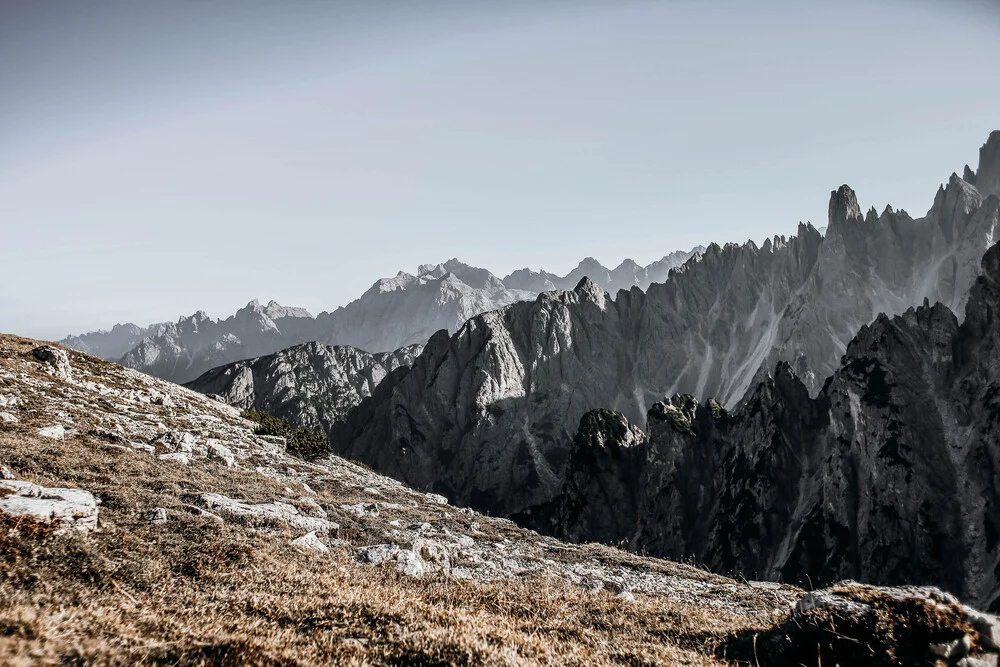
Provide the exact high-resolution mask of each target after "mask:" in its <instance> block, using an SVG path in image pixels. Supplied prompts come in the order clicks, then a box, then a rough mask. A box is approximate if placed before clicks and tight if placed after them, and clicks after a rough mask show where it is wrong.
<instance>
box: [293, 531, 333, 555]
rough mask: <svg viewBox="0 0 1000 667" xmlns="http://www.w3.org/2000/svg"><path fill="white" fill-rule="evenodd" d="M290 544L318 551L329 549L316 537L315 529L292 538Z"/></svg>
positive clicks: (304, 549)
mask: <svg viewBox="0 0 1000 667" xmlns="http://www.w3.org/2000/svg"><path fill="white" fill-rule="evenodd" d="M292 546H294V547H296V548H298V549H301V550H303V551H318V552H320V553H327V552H329V551H330V547H328V546H326V545H325V544H323V541H322V540H320V539H319V538H318V537H316V531H309V532H308V533H306V534H305V535H303V536H302V537H298V538H296V539H294V540H292Z"/></svg>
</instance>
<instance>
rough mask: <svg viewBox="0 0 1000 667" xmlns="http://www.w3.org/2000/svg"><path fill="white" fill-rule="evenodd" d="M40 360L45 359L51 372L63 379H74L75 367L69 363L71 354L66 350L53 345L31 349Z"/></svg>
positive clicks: (33, 354)
mask: <svg viewBox="0 0 1000 667" xmlns="http://www.w3.org/2000/svg"><path fill="white" fill-rule="evenodd" d="M31 354H32V356H34V357H35V358H36V359H38V360H39V361H44V362H45V363H46V364H48V366H49V372H51V373H52V374H53V375H55V376H56V377H58V378H61V379H63V380H71V379H73V367H72V366H70V363H69V355H68V354H66V351H65V350H60V349H59V348H58V347H52V346H51V345H42V346H40V347H36V348H35V349H34V350H32V351H31Z"/></svg>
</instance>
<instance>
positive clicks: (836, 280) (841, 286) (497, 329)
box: [331, 134, 1000, 515]
mask: <svg viewBox="0 0 1000 667" xmlns="http://www.w3.org/2000/svg"><path fill="white" fill-rule="evenodd" d="M998 143H1000V135H997V134H993V135H991V137H990V140H989V142H988V143H987V145H986V147H984V149H983V151H982V152H981V156H982V163H981V164H980V166H979V169H978V170H977V171H976V172H975V173H974V174H973V175H972V176H970V178H971V179H972V182H970V181H967V180H965V179H963V178H960V177H958V176H957V175H952V176H951V178H950V179H949V181H948V183H947V185H945V186H942V188H941V189H940V190H939V191H938V193H937V195H936V197H935V198H934V204H933V206H932V207H931V209H930V211H929V212H928V213H927V214H926V215H925V216H923V217H921V218H917V219H914V218H911V217H910V216H909V215H908V214H907V213H906V212H905V211H901V210H896V209H893V208H891V207H886V208H885V209H884V210H883V211H882V213H878V212H877V211H876V210H875V209H870V210H869V211H868V212H867V213H863V212H862V208H861V206H860V205H859V203H858V200H857V197H856V195H855V193H854V192H853V191H852V190H851V189H850V188H849V187H847V186H842V187H840V188H838V189H837V190H836V191H834V192H832V193H831V197H830V202H829V224H828V228H827V231H826V234H825V236H823V235H820V234H819V232H818V231H817V230H816V229H815V228H813V227H812V226H811V225H800V227H799V230H798V233H797V235H795V236H793V237H791V238H784V237H775V238H774V239H770V240H768V241H766V242H765V243H764V244H763V245H762V246H757V245H756V244H754V243H747V244H745V245H735V244H727V245H725V246H718V245H711V246H709V247H708V248H707V249H706V250H705V252H704V254H702V255H701V256H700V257H698V258H695V259H691V260H689V261H687V262H686V263H685V264H684V265H683V266H681V267H680V268H678V269H675V270H674V272H673V273H672V274H671V278H670V280H668V281H667V282H665V283H662V284H660V283H654V284H652V285H651V286H650V287H649V288H648V290H647V291H645V292H642V291H641V290H639V289H637V288H636V289H632V290H630V291H627V292H619V293H618V294H617V296H616V297H612V296H611V295H609V294H607V293H606V292H605V291H604V290H603V289H601V287H600V286H599V285H598V284H596V283H595V282H593V281H591V280H588V279H583V280H581V281H580V283H579V284H578V285H577V286H576V287H575V288H574V289H573V290H572V291H568V292H546V293H543V294H542V295H540V296H539V297H538V298H537V299H536V300H534V301H532V302H522V303H516V304H513V305H511V306H508V307H506V308H504V309H502V310H499V311H494V312H489V313H484V314H482V315H478V316H476V317H474V318H472V319H470V320H469V321H468V322H467V323H466V324H465V325H464V326H463V327H462V328H461V329H460V330H459V331H458V332H456V333H455V334H453V335H449V334H448V333H447V332H440V333H438V334H435V336H433V337H432V338H431V339H430V341H429V342H428V344H427V346H426V347H425V349H424V351H423V353H422V354H421V355H420V356H419V357H418V358H417V359H416V361H415V362H414V363H413V365H412V367H411V368H410V370H409V371H406V372H400V373H397V374H393V375H392V376H390V377H389V378H388V379H387V380H386V381H384V382H383V383H382V384H381V385H380V386H379V387H378V388H376V390H375V391H374V392H373V394H372V396H371V397H370V398H369V399H366V400H364V401H362V403H361V404H360V405H359V407H358V408H357V409H356V410H354V411H353V412H352V413H351V415H350V416H349V417H348V419H347V421H346V424H345V425H344V427H343V428H338V429H336V430H334V431H332V432H331V436H332V438H333V440H334V446H335V448H336V449H337V450H338V451H341V452H343V453H344V454H345V455H347V456H350V457H352V458H355V459H358V460H362V461H365V462H366V463H368V464H369V465H372V466H373V467H374V468H375V469H377V470H379V471H382V472H384V473H386V474H389V475H392V476H395V477H398V478H400V479H402V480H405V481H406V482H408V483H410V484H413V485H416V486H419V487H421V488H428V489H434V490H436V491H438V492H441V493H444V494H445V495H448V496H449V497H453V498H455V499H457V500H458V501H459V502H461V503H468V504H470V505H472V506H474V507H477V508H480V509H483V510H488V511H491V512H495V513H500V514H503V515H510V514H513V513H517V512H521V511H524V510H527V509H528V508H530V507H532V506H535V505H540V504H544V503H546V502H548V501H550V500H552V499H553V498H555V497H556V496H557V495H559V494H560V492H561V488H562V484H563V480H564V479H565V472H566V469H567V465H568V464H569V462H570V458H571V456H572V454H573V447H572V443H573V434H574V432H575V431H576V428H577V426H578V425H579V424H580V420H581V418H582V417H583V416H584V415H585V414H586V413H587V412H588V411H590V410H594V409H598V408H607V409H611V410H615V411H618V412H620V413H622V414H623V415H624V416H625V417H626V418H627V419H628V421H629V422H630V423H633V424H636V425H637V426H639V427H640V428H642V427H644V426H645V423H646V416H647V412H648V411H649V409H650V408H651V407H652V406H653V405H655V404H656V403H657V402H659V401H661V400H662V399H663V397H664V396H671V395H674V394H676V393H687V394H691V395H693V396H697V397H710V396H714V397H715V398H716V400H717V401H718V402H719V404H721V406H722V407H725V408H727V409H732V408H735V407H736V406H738V405H740V404H742V403H744V402H746V401H748V400H752V399H753V393H754V391H755V389H754V388H755V387H756V386H757V384H758V383H759V382H760V381H761V380H764V379H765V378H766V376H767V374H768V373H769V372H770V371H772V370H773V369H774V368H775V366H776V364H777V363H779V362H785V363H787V364H789V367H790V368H791V369H792V370H793V371H794V372H795V373H796V375H797V376H798V377H799V378H800V380H801V384H802V387H803V396H805V397H806V398H808V397H809V396H815V395H817V394H818V393H819V392H820V390H821V388H822V385H823V378H826V377H828V376H829V375H831V374H833V373H834V372H835V371H836V370H837V369H838V368H839V366H840V359H841V357H842V355H843V354H844V353H845V352H846V351H848V345H849V344H850V343H851V341H852V340H853V339H854V337H855V335H856V334H857V333H858V331H859V329H860V328H861V327H864V326H867V325H868V324H870V323H871V322H872V321H873V320H875V318H877V317H878V316H879V315H880V314H881V313H884V314H886V315H889V316H893V315H901V314H903V313H905V312H907V310H908V309H909V308H911V307H913V306H918V305H920V304H921V303H923V302H924V300H929V302H930V303H940V304H942V308H944V309H945V310H950V311H953V312H958V313H960V312H963V310H964V307H965V301H966V299H967V298H968V295H969V289H970V287H971V286H972V284H973V283H974V281H975V280H976V277H977V276H978V274H979V272H980V260H981V258H982V256H983V253H984V252H985V251H986V249H987V248H988V247H989V246H990V245H991V244H992V242H993V240H994V239H995V238H996V232H997V225H998V222H1000V198H998V197H997V195H996V194H993V193H991V192H980V191H979V190H978V189H977V187H976V186H975V185H974V183H978V182H980V180H983V181H984V182H985V181H988V180H990V178H992V176H991V174H992V170H993V169H994V167H993V158H992V156H993V155H994V152H995V150H996V145H997V144H998ZM968 171H970V172H971V170H968ZM796 418H799V417H796ZM801 418H803V419H804V418H805V417H801ZM796 442H797V441H796ZM796 446H802V445H799V444H796Z"/></svg>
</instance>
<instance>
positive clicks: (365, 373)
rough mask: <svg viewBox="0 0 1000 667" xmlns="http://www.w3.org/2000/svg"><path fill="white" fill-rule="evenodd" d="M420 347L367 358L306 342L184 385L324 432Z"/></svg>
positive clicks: (355, 351) (407, 362)
mask: <svg viewBox="0 0 1000 667" xmlns="http://www.w3.org/2000/svg"><path fill="white" fill-rule="evenodd" d="M421 349H422V348H421V346H420V345H411V346H410V347H405V348H402V349H399V350H396V351H395V352H383V353H375V354H371V353H368V352H365V351H364V350H359V349H357V348H354V347H347V346H336V347H332V346H329V345H321V344H320V343H305V344H303V345H297V346H294V347H290V348H288V349H285V350H282V351H281V352H276V353H275V354H271V355H267V356H264V357H257V358H255V359H248V360H246V361H238V362H236V363H233V364H228V365H226V366H220V367H218V368H214V369H212V370H210V371H208V372H206V373H205V374H203V375H201V376H200V377H198V378H196V379H195V380H193V381H191V382H189V383H187V385H186V386H187V387H188V388H189V389H193V390H195V391H198V392H200V393H203V394H214V395H216V396H218V397H220V398H221V399H222V400H224V401H225V402H226V403H228V404H229V405H232V406H235V407H237V408H239V409H241V410H247V409H251V408H252V409H255V410H260V411H262V412H265V413H267V414H269V415H273V416H275V417H279V418H281V419H285V420H287V421H289V422H290V423H293V424H295V425H296V426H299V427H301V428H308V429H312V430H319V431H323V432H328V431H330V430H331V429H332V428H333V427H334V425H336V424H338V423H340V422H342V421H343V419H344V418H345V417H346V415H347V413H348V412H349V411H350V410H351V409H352V408H354V407H355V406H356V405H358V403H360V402H361V399H363V398H365V397H367V396H370V395H371V393H372V391H374V390H375V387H376V386H378V384H379V383H380V382H381V381H382V379H383V378H385V376H386V375H388V374H389V373H391V372H392V371H394V370H396V369H397V368H404V367H408V366H409V365H410V364H412V363H413V360H414V359H415V358H416V357H417V355H419V354H420V351H421Z"/></svg>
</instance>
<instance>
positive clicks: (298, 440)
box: [241, 410, 330, 461]
mask: <svg viewBox="0 0 1000 667" xmlns="http://www.w3.org/2000/svg"><path fill="white" fill-rule="evenodd" d="M241 416H242V417H243V418H244V419H249V420H250V421H252V422H254V423H255V424H257V427H256V428H255V429H254V432H255V433H256V434H257V435H272V436H278V437H281V438H285V439H286V440H287V441H288V452H289V453H290V454H294V455H295V456H298V457H299V458H301V459H305V460H306V461H313V460H315V459H318V458H322V457H324V456H326V455H328V454H329V453H330V440H329V439H328V438H327V437H326V436H325V435H323V434H322V433H320V432H318V431H313V430H311V429H307V428H296V427H295V426H293V425H291V424H289V423H288V422H287V421H285V420H284V419H280V418H278V417H274V416H272V415H269V414H267V413H266V412H261V411H260V410H244V411H243V412H242V413H241Z"/></svg>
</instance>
